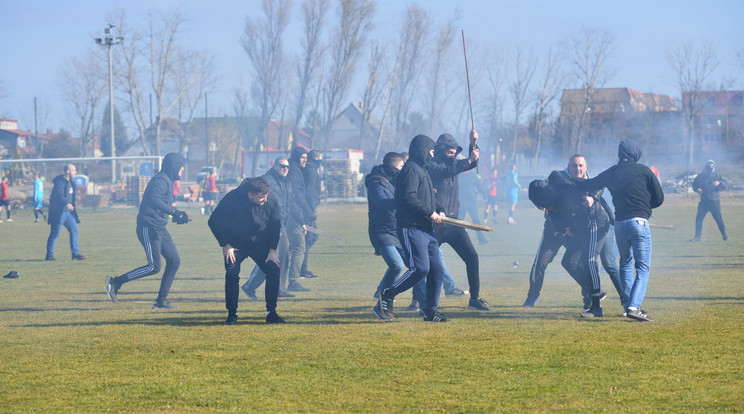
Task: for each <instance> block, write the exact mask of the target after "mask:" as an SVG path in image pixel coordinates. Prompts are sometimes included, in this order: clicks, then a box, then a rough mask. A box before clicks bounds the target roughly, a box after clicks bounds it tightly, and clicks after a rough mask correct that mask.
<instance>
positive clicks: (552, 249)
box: [527, 225, 564, 302]
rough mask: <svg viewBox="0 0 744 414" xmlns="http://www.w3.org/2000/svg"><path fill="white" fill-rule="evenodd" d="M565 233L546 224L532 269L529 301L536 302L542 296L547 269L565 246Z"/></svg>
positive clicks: (528, 294) (528, 293)
mask: <svg viewBox="0 0 744 414" xmlns="http://www.w3.org/2000/svg"><path fill="white" fill-rule="evenodd" d="M563 241H564V237H563V234H561V233H559V232H557V231H555V230H554V229H553V226H551V225H546V226H545V228H543V234H542V238H541V239H540V245H539V246H538V247H537V255H536V256H535V261H534V262H533V263H532V270H530V290H529V291H528V292H527V302H534V301H535V300H537V298H538V297H540V291H541V290H542V287H543V282H544V281H545V269H547V268H548V265H549V264H550V262H552V261H553V259H554V258H555V256H556V255H558V250H560V248H561V246H563Z"/></svg>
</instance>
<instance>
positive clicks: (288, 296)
mask: <svg viewBox="0 0 744 414" xmlns="http://www.w3.org/2000/svg"><path fill="white" fill-rule="evenodd" d="M278 296H279V297H280V298H294V297H295V295H293V294H291V293H289V292H281V291H280V292H279V295H278ZM253 300H255V297H254V299H253Z"/></svg>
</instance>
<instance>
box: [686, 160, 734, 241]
mask: <svg viewBox="0 0 744 414" xmlns="http://www.w3.org/2000/svg"><path fill="white" fill-rule="evenodd" d="M726 188H728V183H727V182H726V180H725V179H724V178H723V177H722V176H721V174H719V173H718V171H716V163H715V162H714V161H713V160H708V161H706V162H705V167H704V168H703V171H701V172H700V174H698V175H697V176H696V177H695V179H694V180H693V181H692V190H693V191H695V192H696V193H698V194H700V202H699V203H698V209H697V215H696V216H695V237H693V238H692V239H690V241H700V236H701V235H702V232H703V219H705V216H706V215H707V214H708V213H709V212H710V215H711V216H713V219H714V220H715V221H716V225H718V230H719V231H720V232H721V236H723V240H724V241H725V240H728V235H727V234H726V225H725V224H724V222H723V216H722V215H721V200H720V198H721V197H720V195H719V194H720V192H721V191H723V190H725V189H726Z"/></svg>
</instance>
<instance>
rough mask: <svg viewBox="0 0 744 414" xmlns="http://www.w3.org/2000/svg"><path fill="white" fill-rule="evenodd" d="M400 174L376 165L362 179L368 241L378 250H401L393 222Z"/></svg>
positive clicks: (381, 165)
mask: <svg viewBox="0 0 744 414" xmlns="http://www.w3.org/2000/svg"><path fill="white" fill-rule="evenodd" d="M398 174H400V171H398V169H397V168H395V167H391V166H389V165H384V164H380V165H376V166H374V167H373V168H372V171H371V172H370V173H369V174H367V176H366V177H364V185H365V186H366V187H367V204H368V206H369V211H368V213H367V216H368V217H369V227H368V232H369V241H370V242H372V246H374V248H375V253H377V254H379V252H378V249H380V248H381V247H384V246H396V247H399V248H402V247H401V245H400V240H398V236H397V234H396V221H395V208H396V204H395V183H396V179H397V177H398Z"/></svg>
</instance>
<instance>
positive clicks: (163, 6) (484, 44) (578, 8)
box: [0, 0, 744, 132]
mask: <svg viewBox="0 0 744 414" xmlns="http://www.w3.org/2000/svg"><path fill="white" fill-rule="evenodd" d="M299 3H300V0H294V8H293V20H292V23H290V30H289V32H288V33H287V39H286V46H285V47H286V49H287V50H289V51H299V48H300V45H299V39H300V30H301V22H300V17H299V14H300V13H299ZM334 3H335V2H334ZM0 4H2V8H1V9H2V13H0V45H1V46H2V63H0V91H2V92H3V93H2V94H3V95H5V97H4V98H2V99H0V117H6V118H12V119H17V120H18V121H19V128H20V129H26V130H32V131H33V129H34V98H37V100H38V103H39V106H40V107H42V108H41V109H40V112H42V111H43V112H44V113H45V114H46V115H45V117H44V118H45V119H44V125H42V126H40V129H41V128H50V129H52V130H55V131H57V130H59V129H60V128H66V129H68V130H71V129H72V127H71V125H73V123H72V122H71V119H70V118H71V117H70V116H69V115H68V110H67V109H66V107H65V102H64V98H63V95H62V92H61V91H60V88H59V87H58V83H59V79H60V75H59V72H60V67H61V66H62V62H63V61H64V60H65V59H69V58H71V57H74V56H82V55H84V53H85V51H86V50H87V49H88V48H90V47H96V46H95V43H94V38H95V37H101V35H102V32H103V29H104V28H105V27H107V16H108V15H110V14H111V12H112V11H113V10H115V9H117V8H121V9H125V10H126V11H127V14H128V15H129V16H130V18H138V17H139V18H142V17H143V16H144V15H145V13H147V12H148V11H152V10H163V11H169V10H175V9H179V10H181V12H182V13H183V14H184V15H185V16H186V17H187V24H186V26H185V33H186V34H187V38H186V42H185V44H187V45H188V46H190V47H192V48H195V49H199V50H210V51H211V52H213V53H214V54H215V57H216V68H217V72H218V77H219V79H220V84H219V86H218V87H217V88H216V90H214V91H211V92H210V93H209V111H210V116H214V115H217V114H225V113H231V107H232V105H231V96H232V95H231V92H230V91H231V90H232V88H234V87H236V86H238V85H239V84H241V82H243V83H245V81H246V80H247V79H248V75H247V73H248V71H247V66H248V59H247V57H246V55H245V52H244V51H243V49H242V47H241V45H240V36H241V34H242V32H243V28H244V26H245V18H246V16H248V15H251V14H253V15H256V14H257V13H258V8H259V5H260V1H259V0H242V1H241V0H213V1H207V0H180V1H175V0H158V1H157V2H153V1H151V0H130V1H123V0H114V1H109V0H105V1H104V0H96V1H94V0H75V1H68V2H60V1H58V0H53V1H51V0H24V1H17V0H0ZM408 4H417V5H419V6H421V7H423V8H424V9H425V10H427V11H429V12H430V14H431V17H432V19H433V20H434V22H445V21H446V20H448V18H449V17H450V16H452V14H453V12H454V11H455V9H456V8H457V7H459V9H460V11H461V14H462V19H461V20H459V21H458V26H459V28H461V29H463V30H464V31H465V34H466V37H467V41H468V46H467V47H468V54H469V58H471V57H470V55H471V54H477V53H479V52H480V51H482V50H483V49H484V48H492V47H499V48H505V49H508V48H509V47H512V46H513V45H515V44H531V45H533V47H534V48H535V51H536V53H537V56H538V58H539V57H540V56H541V54H543V53H544V52H545V51H546V50H547V48H548V47H549V46H553V47H556V46H557V45H558V42H559V40H560V39H562V38H564V37H565V36H566V35H567V34H569V33H576V32H578V31H579V30H580V29H581V28H582V27H593V28H597V29H600V30H606V31H608V32H609V33H610V34H611V35H612V36H614V47H615V51H614V54H613V58H612V59H611V60H610V61H609V62H608V67H610V68H611V69H612V70H613V71H614V76H613V77H612V78H611V79H610V80H609V82H608V83H607V84H606V85H605V86H606V87H629V88H632V89H635V90H638V91H641V92H652V93H660V94H667V95H674V96H678V95H679V92H678V88H677V86H676V82H675V80H674V77H673V75H672V73H671V69H670V67H669V65H668V63H667V60H666V53H667V50H668V49H669V48H670V47H672V48H673V47H679V45H681V43H682V42H683V41H699V40H701V39H705V40H709V41H711V42H713V43H714V44H715V45H717V50H718V53H719V58H720V60H721V64H720V66H719V68H718V70H717V72H716V73H715V74H714V78H715V79H732V78H733V79H736V78H737V77H738V78H739V81H738V83H737V84H736V87H737V88H738V89H744V76H743V74H742V70H741V69H737V68H736V67H735V65H734V54H735V52H736V50H742V49H744V27H743V26H742V24H741V18H742V16H744V1H741V0H706V1H704V2H703V1H700V0H676V1H672V0H642V1H641V0H560V1H556V0H470V1H461V2H458V1H447V0H428V1H419V2H405V1H400V0H378V1H377V6H378V11H377V14H376V18H375V25H376V28H375V34H374V35H375V36H380V35H382V34H389V33H393V32H394V30H395V29H396V27H397V25H398V24H399V22H400V21H401V19H402V16H403V15H404V13H405V8H406V5H408ZM154 7H156V8H154ZM475 58H476V59H477V57H475ZM365 67H366V66H365V65H359V68H358V71H357V73H358V75H357V76H358V78H361V77H364V76H365V74H363V73H361V72H364V69H365ZM361 82H362V80H361V79H357V82H356V85H357V86H356V87H354V88H353V90H352V91H351V92H350V94H349V95H348V96H347V101H352V100H354V101H359V100H360V99H361V94H362V93H363V85H362V86H361V87H359V86H358V85H359V84H360V83H361ZM201 115H203V114H201ZM40 132H41V131H40Z"/></svg>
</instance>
